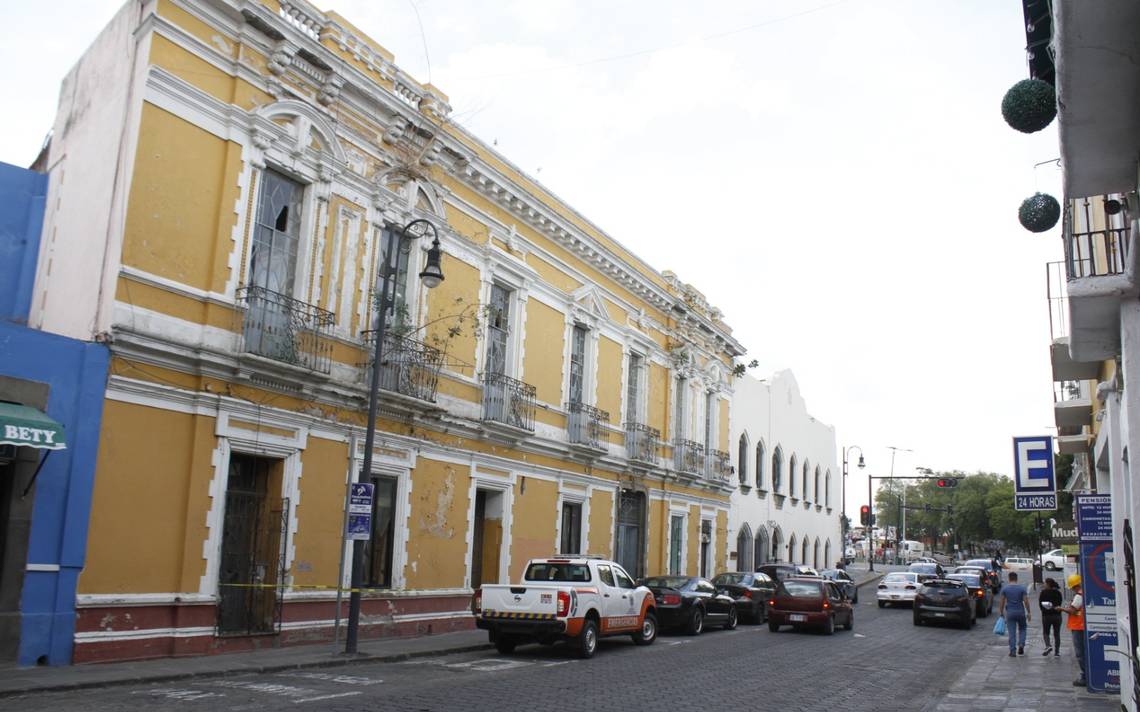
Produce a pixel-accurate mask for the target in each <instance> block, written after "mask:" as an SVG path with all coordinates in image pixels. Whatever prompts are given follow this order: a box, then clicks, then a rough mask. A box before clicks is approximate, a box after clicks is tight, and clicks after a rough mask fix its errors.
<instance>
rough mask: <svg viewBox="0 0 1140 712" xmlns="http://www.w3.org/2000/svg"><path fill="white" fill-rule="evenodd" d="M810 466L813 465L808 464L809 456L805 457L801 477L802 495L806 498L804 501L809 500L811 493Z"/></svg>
mask: <svg viewBox="0 0 1140 712" xmlns="http://www.w3.org/2000/svg"><path fill="white" fill-rule="evenodd" d="M810 468H811V465H809V464H808V461H807V458H804V469H803V477H802V478H801V479H800V485H801V486H800V496H801V497H803V498H804V502H807V501H808V495H809V494H810V490H808V470H809V469H810Z"/></svg>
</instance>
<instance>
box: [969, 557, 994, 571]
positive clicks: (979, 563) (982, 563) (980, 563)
mask: <svg viewBox="0 0 1140 712" xmlns="http://www.w3.org/2000/svg"><path fill="white" fill-rule="evenodd" d="M964 565H965V566H976V567H978V568H979V569H985V570H986V571H989V570H990V569H992V568H993V564H992V563H990V562H989V561H988V560H986V559H970V560H969V561H967V562H966V563H965V564H964Z"/></svg>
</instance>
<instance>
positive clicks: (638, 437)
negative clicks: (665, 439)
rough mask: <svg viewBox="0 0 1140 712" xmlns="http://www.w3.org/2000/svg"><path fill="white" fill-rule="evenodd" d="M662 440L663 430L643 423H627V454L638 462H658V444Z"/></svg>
mask: <svg viewBox="0 0 1140 712" xmlns="http://www.w3.org/2000/svg"><path fill="white" fill-rule="evenodd" d="M660 440H661V431H660V430H658V429H657V428H651V427H649V426H648V425H645V424H643V423H626V424H625V450H626V456H627V457H628V458H629V459H631V460H637V461H638V462H647V463H650V464H656V462H657V444H658V442H660Z"/></svg>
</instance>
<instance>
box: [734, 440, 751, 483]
mask: <svg viewBox="0 0 1140 712" xmlns="http://www.w3.org/2000/svg"><path fill="white" fill-rule="evenodd" d="M748 451H749V447H748V433H741V434H740V445H739V447H738V448H737V451H736V470H737V472H736V474H737V475H739V476H740V484H741V485H744V486H747V485H748V459H749V458H748V455H749V452H748Z"/></svg>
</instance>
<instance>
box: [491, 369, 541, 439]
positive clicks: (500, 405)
mask: <svg viewBox="0 0 1140 712" xmlns="http://www.w3.org/2000/svg"><path fill="white" fill-rule="evenodd" d="M534 408H535V388H534V386H532V385H530V384H529V383H524V382H522V381H520V380H518V379H515V378H511V377H510V376H504V375H503V374H501V373H485V374H483V420H488V421H491V422H494V423H502V424H504V425H510V426H512V427H515V428H521V429H523V430H530V431H533V430H534Z"/></svg>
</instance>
